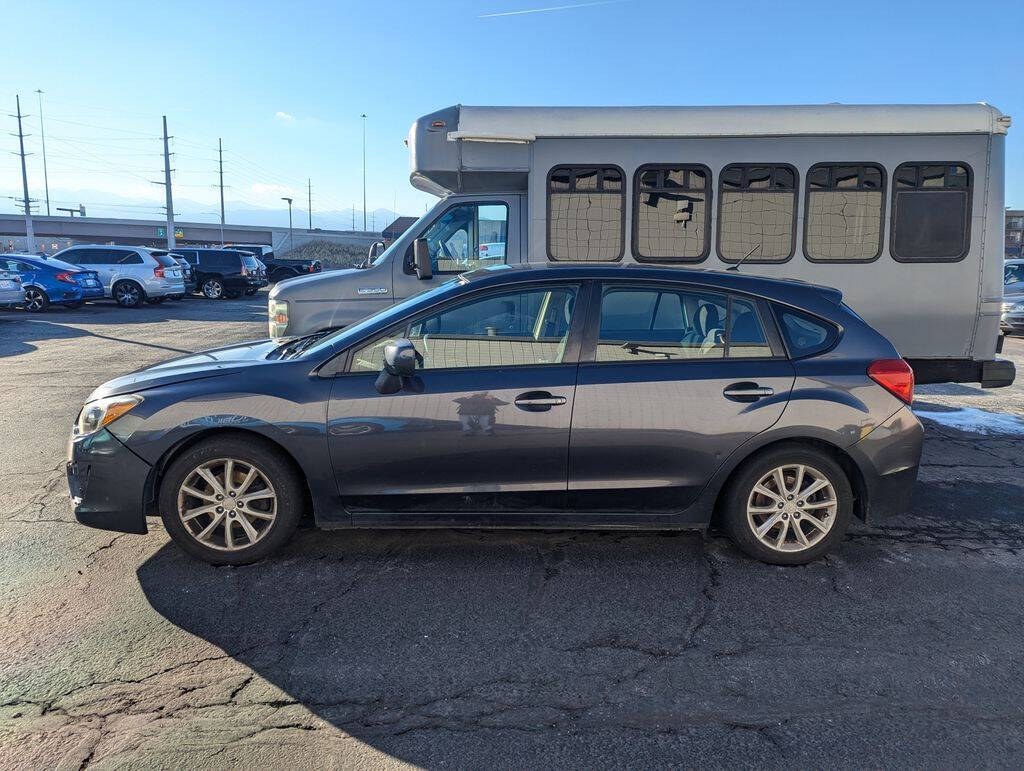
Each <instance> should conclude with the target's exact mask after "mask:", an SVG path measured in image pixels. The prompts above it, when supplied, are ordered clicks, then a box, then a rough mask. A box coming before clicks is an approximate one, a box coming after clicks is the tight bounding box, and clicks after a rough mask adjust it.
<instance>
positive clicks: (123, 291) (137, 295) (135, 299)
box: [110, 281, 146, 308]
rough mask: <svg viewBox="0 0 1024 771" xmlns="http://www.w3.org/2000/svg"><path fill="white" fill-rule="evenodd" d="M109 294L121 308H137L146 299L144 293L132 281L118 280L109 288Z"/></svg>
mask: <svg viewBox="0 0 1024 771" xmlns="http://www.w3.org/2000/svg"><path fill="white" fill-rule="evenodd" d="M110 294H111V296H112V297H113V298H114V301H115V302H116V303H117V304H118V305H120V306H121V307H122V308H138V307H139V306H140V305H142V303H143V302H145V300H146V293H145V292H144V291H143V289H142V287H141V286H139V285H138V284H136V283H135V282H134V281H118V282H117V283H116V284H114V285H113V286H112V287H111V288H110Z"/></svg>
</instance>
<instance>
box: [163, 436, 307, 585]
mask: <svg viewBox="0 0 1024 771" xmlns="http://www.w3.org/2000/svg"><path fill="white" fill-rule="evenodd" d="M219 458H233V459H236V460H240V461H242V462H244V463H246V464H250V465H252V466H254V467H256V468H257V469H258V470H259V471H260V472H261V473H263V474H264V475H266V477H267V479H269V480H270V482H271V484H272V485H273V487H274V489H275V491H276V493H277V516H276V518H275V519H274V520H273V522H272V523H271V524H270V525H269V526H268V528H267V531H266V532H265V533H263V534H262V535H261V537H260V538H259V539H258V540H257V541H256V542H255V543H254V544H252V545H251V546H246V547H244V548H242V549H239V550H238V551H223V550H220V549H217V548H213V547H210V546H206V545H204V544H202V543H200V542H199V541H198V540H197V539H196V538H195V536H193V535H192V532H191V531H190V530H189V529H188V528H187V526H186V525H185V524H184V523H183V522H182V521H181V518H180V517H179V515H178V491H179V489H180V488H181V485H182V484H183V483H184V482H185V480H186V479H187V478H188V476H189V475H190V474H191V473H192V472H193V471H194V470H195V469H196V468H198V467H199V466H201V465H202V464H204V463H207V462H210V461H215V460H217V459H219ZM159 506H160V517H161V519H162V520H163V523H164V527H165V528H166V529H167V532H168V533H170V535H171V538H172V539H173V540H174V542H175V543H177V544H178V546H180V547H181V548H182V549H184V550H185V551H186V552H187V553H188V554H190V555H191V556H193V557H195V558H196V559H199V560H202V561H203V562H206V563H209V564H210V565H248V564H250V563H253V562H258V561H259V560H261V559H264V558H265V557H267V556H269V555H270V554H273V553H274V552H276V551H277V550H278V549H280V548H282V547H283V546H284V545H285V544H286V543H287V542H288V540H289V539H290V538H291V537H292V534H293V533H294V532H295V528H296V527H297V526H298V524H299V520H300V519H301V517H302V513H303V509H304V507H305V496H304V495H303V486H302V480H301V478H300V477H299V475H298V473H296V471H295V469H294V467H293V466H292V464H291V463H290V462H289V461H288V459H287V458H285V457H284V456H283V454H282V453H281V452H280V451H279V450H278V449H277V448H275V447H274V446H273V445H271V444H269V443H268V442H266V441H263V440H261V439H259V438H255V439H254V438H242V437H239V436H237V435H236V436H221V437H217V436H213V437H210V438H209V439H205V440H203V441H202V442H199V443H198V444H196V445H195V446H194V447H192V448H190V449H189V450H187V451H186V452H185V453H184V454H183V455H181V456H180V457H178V458H177V459H175V461H174V462H173V463H172V464H171V465H170V468H168V469H167V473H166V474H165V475H164V478H163V480H162V481H161V483H160V494H159ZM232 527H233V526H232Z"/></svg>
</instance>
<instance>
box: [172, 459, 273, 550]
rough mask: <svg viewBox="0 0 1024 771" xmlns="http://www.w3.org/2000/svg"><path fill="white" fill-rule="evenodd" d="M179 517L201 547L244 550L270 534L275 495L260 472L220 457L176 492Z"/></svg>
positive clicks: (198, 468)
mask: <svg viewBox="0 0 1024 771" xmlns="http://www.w3.org/2000/svg"><path fill="white" fill-rule="evenodd" d="M178 518H179V519H180V520H181V523H182V524H183V525H184V526H185V530H186V531H187V532H188V534H189V535H191V536H192V537H193V538H194V539H195V540H196V541H198V542H199V543H200V544H202V545H203V546H207V547H209V548H211V549H217V550H218V551H232V552H237V551H242V550H243V549H247V548H249V547H250V546H252V545H253V544H255V543H257V542H258V541H259V540H260V539H262V538H263V537H264V536H266V534H267V533H269V532H270V530H271V528H272V527H273V525H274V522H275V520H276V519H277V492H276V491H275V490H274V486H273V484H271V482H270V479H268V478H267V476H266V474H264V473H263V472H262V471H261V470H260V469H259V468H257V467H256V466H254V465H253V464H251V463H247V462H246V461H243V460H239V459H238V458H218V459H216V460H211V461H207V462H206V463H203V464H202V465H200V466H197V467H196V468H195V469H193V470H192V471H191V472H190V473H189V474H188V476H186V477H185V481H184V482H182V483H181V487H179V488H178Z"/></svg>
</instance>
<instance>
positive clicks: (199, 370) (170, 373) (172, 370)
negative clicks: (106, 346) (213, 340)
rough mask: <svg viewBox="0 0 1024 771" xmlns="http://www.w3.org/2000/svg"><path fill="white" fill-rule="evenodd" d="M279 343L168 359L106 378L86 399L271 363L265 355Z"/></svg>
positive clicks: (260, 342)
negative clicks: (109, 378) (110, 378)
mask: <svg viewBox="0 0 1024 771" xmlns="http://www.w3.org/2000/svg"><path fill="white" fill-rule="evenodd" d="M279 346H280V343H275V342H274V341H272V340H258V341H255V342H251V343H242V344H241V345H232V346H229V347H226V348H215V349H213V350H210V351H202V352H200V353H191V354H189V355H187V356H181V357H179V358H177V359H169V360H168V361H164V362H161V363H159V364H154V365H152V366H151V367H144V368H142V369H140V370H136V371H135V372H130V373H128V374H127V375H122V376H121V377H116V378H114V379H113V380H108V381H107V382H106V383H104V384H103V385H101V386H100V387H99V388H97V389H96V390H95V391H93V392H92V394H90V395H89V398H88V399H87V400H86V401H89V402H91V401H93V400H95V399H103V398H105V397H107V396H117V395H118V394H126V393H135V392H138V391H144V390H146V389H147V388H157V387H159V386H166V385H173V384H174V383H184V382H186V381H189V380H200V379H202V378H207V377H218V376H220V375H227V374H229V373H231V372H237V371H238V370H240V369H244V368H246V367H252V366H258V365H273V364H275V363H276V361H277V360H276V359H275V360H271V361H267V358H266V357H267V354H269V353H270V352H271V351H273V350H274V349H275V348H278V347H279Z"/></svg>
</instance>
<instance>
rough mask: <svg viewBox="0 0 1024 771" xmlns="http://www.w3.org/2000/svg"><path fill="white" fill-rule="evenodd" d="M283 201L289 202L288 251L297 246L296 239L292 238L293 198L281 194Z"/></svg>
mask: <svg viewBox="0 0 1024 771" xmlns="http://www.w3.org/2000/svg"><path fill="white" fill-rule="evenodd" d="M281 200H282V201H287V202H288V251H289V252H290V251H292V250H293V249H294V248H295V241H294V239H293V238H292V199H291V198H285V197H284V196H281Z"/></svg>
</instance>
